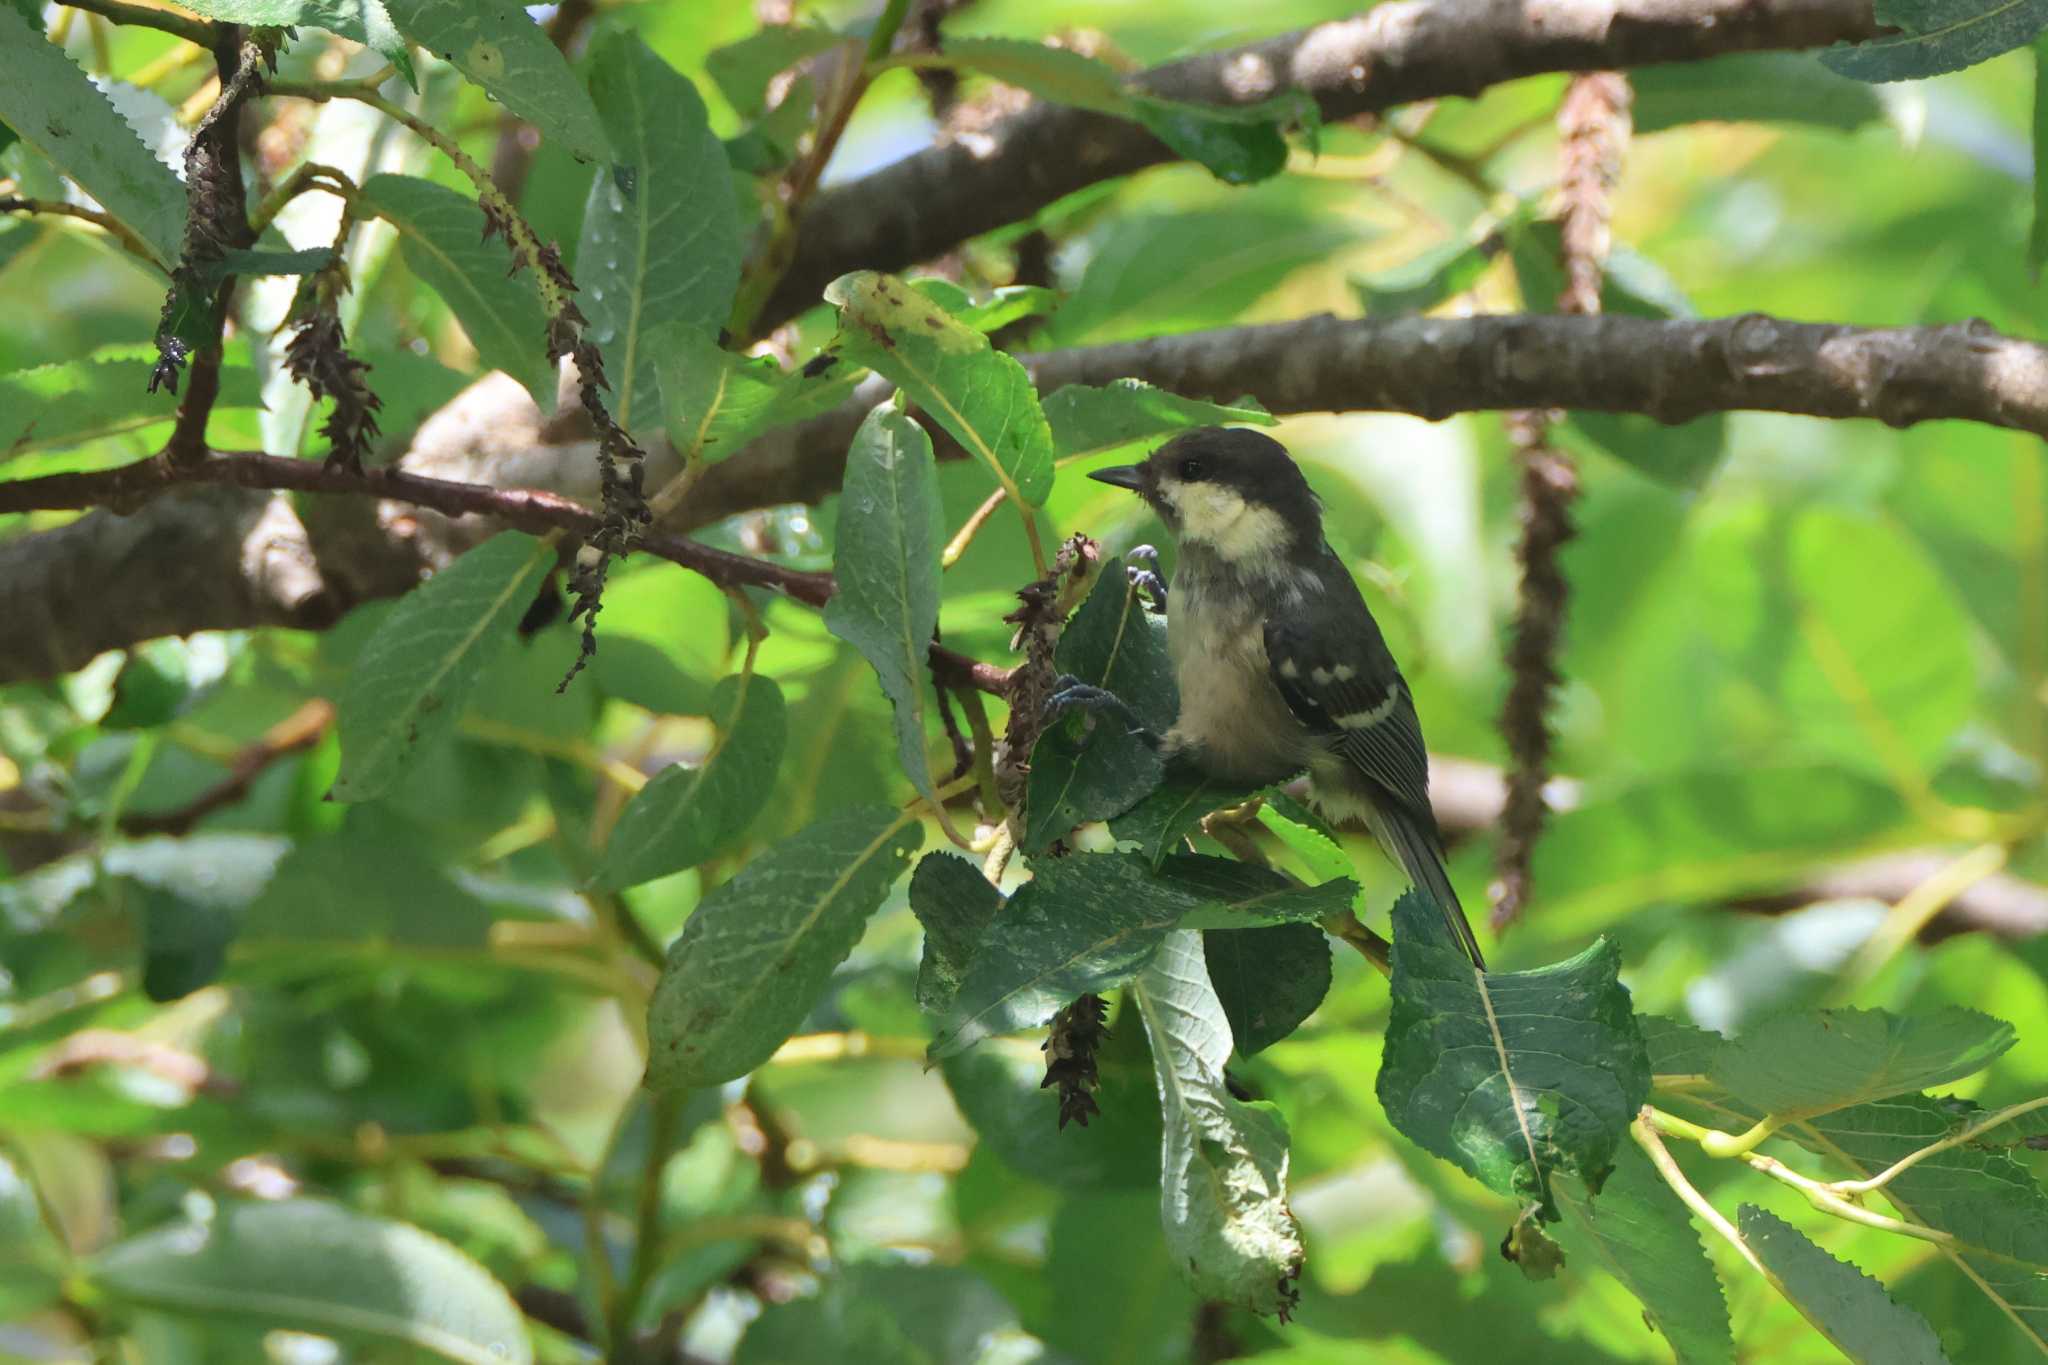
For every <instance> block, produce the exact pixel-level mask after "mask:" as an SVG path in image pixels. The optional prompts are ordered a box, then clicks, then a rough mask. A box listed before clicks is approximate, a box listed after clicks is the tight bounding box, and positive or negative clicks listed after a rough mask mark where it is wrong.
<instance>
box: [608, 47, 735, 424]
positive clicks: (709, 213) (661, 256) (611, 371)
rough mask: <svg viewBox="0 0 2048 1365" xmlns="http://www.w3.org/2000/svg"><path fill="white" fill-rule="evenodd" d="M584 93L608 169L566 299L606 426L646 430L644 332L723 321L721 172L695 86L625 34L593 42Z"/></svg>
mask: <svg viewBox="0 0 2048 1365" xmlns="http://www.w3.org/2000/svg"><path fill="white" fill-rule="evenodd" d="M590 94H591V98H592V99H593V100H594V101H596V104H597V112H598V114H599V116H600V117H601V118H602V119H603V120H604V128H605V132H606V134H607V135H608V136H609V138H610V139H611V145H612V151H613V154H614V156H615V158H616V159H615V160H614V161H613V162H612V164H611V165H609V166H606V167H602V168H600V169H599V171H598V174H597V177H596V179H595V180H593V181H592V182H591V186H590V199H589V201H588V203H587V204H586V205H585V206H584V210H583V238H582V243H581V245H580V246H578V248H577V250H576V276H577V283H578V284H579V285H581V286H582V290H583V292H582V293H581V294H580V295H579V296H578V298H579V299H580V301H581V307H582V309H583V312H584V314H585V315H586V316H588V317H589V319H590V329H589V337H590V339H591V340H592V341H595V342H596V343H597V344H598V345H599V346H600V347H602V348H603V351H604V357H605V373H606V376H607V377H608V378H609V379H610V380H611V386H612V401H613V407H612V412H613V415H614V416H616V417H617V418H618V419H619V421H620V423H621V424H623V425H624V426H625V427H626V428H627V429H628V430H630V431H636V432H637V431H640V430H643V429H646V430H652V429H653V428H654V427H655V426H656V424H657V423H658V422H659V420H660V414H661V402H660V397H659V394H660V389H659V380H658V378H657V376H656V373H655V356H654V347H653V345H652V344H651V337H650V333H651V332H652V330H653V329H654V327H655V326H656V325H657V324H662V325H670V324H672V325H677V326H682V327H693V328H696V329H698V330H700V331H702V332H705V333H710V332H714V331H716V329H717V328H718V326H719V325H720V324H721V323H723V322H724V321H725V318H726V315H727V314H728V313H729V312H730V311H731V310H732V294H733V289H734V287H735V286H736V285H737V284H738V283H739V278H740V255H741V230H740V221H739V212H738V209H737V207H736V205H735V203H734V200H733V197H732V194H731V183H732V170H731V167H730V166H728V164H727V163H726V159H725V148H724V147H723V146H722V145H721V144H720V143H719V141H718V139H717V138H716V137H715V136H713V135H712V132H711V124H710V120H709V117H708V115H706V113H705V112H704V101H703V100H701V99H700V98H698V96H697V87H696V86H694V85H692V84H691V83H690V82H689V80H688V79H687V78H686V77H684V76H682V75H680V74H678V73H677V72H676V70H675V68H673V67H671V66H670V65H669V64H668V63H667V62H665V61H663V60H662V59H661V58H659V57H657V56H655V55H654V53H653V52H651V51H649V50H648V47H647V45H646V44H645V43H644V42H642V41H641V40H640V39H639V38H638V37H637V36H635V35H634V34H631V33H627V32H619V33H615V34H612V35H610V36H608V37H607V38H605V39H604V40H602V41H600V42H599V43H598V45H597V48H596V50H595V52H594V54H593V56H592V59H591V71H590Z"/></svg>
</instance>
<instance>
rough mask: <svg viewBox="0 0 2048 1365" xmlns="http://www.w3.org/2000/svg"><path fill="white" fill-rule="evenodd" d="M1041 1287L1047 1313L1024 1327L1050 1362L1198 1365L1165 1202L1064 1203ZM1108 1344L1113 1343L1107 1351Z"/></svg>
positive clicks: (1095, 1197) (1113, 1195) (1108, 1197)
mask: <svg viewBox="0 0 2048 1365" xmlns="http://www.w3.org/2000/svg"><path fill="white" fill-rule="evenodd" d="M1147 1080H1148V1082H1149V1080H1150V1078H1149V1077H1148V1078H1147ZM1153 1107H1154V1109H1157V1108H1158V1098H1157V1096H1156V1094H1155V1095H1154V1097H1153ZM1042 1278H1043V1283H1044V1287H1045V1301H1044V1303H1043V1306H1042V1307H1041V1308H1040V1309H1039V1310H1038V1311H1037V1312H1035V1313H1029V1314H1027V1315H1026V1319H1025V1320H1026V1321H1027V1322H1028V1323H1030V1325H1031V1326H1032V1328H1033V1330H1035V1331H1036V1332H1037V1333H1038V1334H1039V1335H1040V1336H1042V1337H1043V1338H1044V1339H1045V1340H1046V1341H1047V1342H1048V1343H1049V1344H1051V1345H1052V1346H1054V1347H1055V1348H1057V1349H1058V1351H1059V1352H1060V1354H1058V1355H1057V1356H1055V1357H1053V1361H1057V1362H1059V1365H1066V1363H1067V1362H1069V1361H1088V1362H1094V1361H1102V1362H1105V1365H1106V1362H1108V1361H1111V1360H1114V1361H1115V1362H1116V1365H1186V1363H1187V1362H1188V1361H1189V1360H1191V1359H1192V1356H1191V1354H1190V1352H1189V1350H1188V1345H1189V1342H1188V1336H1189V1331H1188V1325H1189V1324H1190V1323H1191V1322H1193V1321H1194V1319H1195V1317H1196V1315H1197V1313H1198V1312H1200V1311H1201V1304H1200V1301H1199V1300H1198V1299H1197V1298H1196V1297H1195V1295H1194V1293H1193V1292H1192V1291H1191V1290H1190V1289H1189V1288H1188V1284H1187V1279H1186V1276H1185V1275H1184V1274H1182V1273H1180V1270H1179V1268H1178V1267H1176V1266H1175V1265H1174V1262H1173V1256H1172V1254H1171V1253H1170V1252H1169V1251H1168V1250H1167V1247H1166V1242H1165V1238H1164V1236H1163V1229H1162V1228H1161V1227H1160V1226H1159V1199H1158V1196H1156V1195H1154V1194H1153V1193H1152V1192H1151V1191H1149V1190H1145V1191H1139V1190H1129V1191H1125V1190H1113V1191H1108V1192H1098V1191H1089V1192H1088V1193H1085V1194H1079V1195H1074V1196H1070V1197H1069V1198H1067V1199H1065V1200H1062V1201H1061V1203H1060V1206H1059V1208H1058V1210H1057V1211H1056V1212H1055V1213H1054V1215H1053V1218H1052V1227H1051V1231H1050V1233H1049V1234H1048V1236H1047V1239H1046V1251H1045V1269H1044V1272H1043V1276H1042ZM1105 1343H1113V1345H1112V1347H1111V1349H1110V1350H1107V1351H1106V1350H1105V1349H1104V1346H1105ZM1261 1354H1264V1353H1263V1352H1261ZM1053 1361H1047V1362H1046V1365H1053Z"/></svg>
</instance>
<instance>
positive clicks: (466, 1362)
mask: <svg viewBox="0 0 2048 1365" xmlns="http://www.w3.org/2000/svg"><path fill="white" fill-rule="evenodd" d="M87 1278H88V1280H89V1282H90V1283H91V1285H92V1287H93V1289H94V1290H95V1291H96V1292H98V1293H102V1294H105V1295H106V1296H107V1297H108V1298H109V1299H111V1300H113V1301H114V1302H117V1303H120V1304H122V1305H124V1306H127V1307H129V1308H131V1309H147V1310H150V1311H154V1312H161V1313H173V1314H177V1315H179V1316H197V1317H227V1318H234V1319H240V1320H245V1321H246V1320H257V1321H262V1322H268V1323H273V1324H275V1325H277V1326H279V1327H285V1328H291V1329H294V1330H297V1331H301V1332H317V1333H322V1334H328V1335H334V1336H340V1337H347V1338H350V1339H364V1340H381V1341H384V1342H393V1343H399V1344H402V1345H405V1346H409V1347H412V1348H414V1349H416V1350H422V1351H427V1352H430V1353H431V1354H433V1355H436V1356H439V1357H441V1358H442V1359H444V1360H453V1361H459V1362H462V1365H524V1362H528V1361H531V1360H532V1359H533V1348H532V1346H531V1345H530V1344H529V1342H528V1340H527V1336H526V1326H525V1322H524V1320H523V1319H522V1318H521V1316H520V1313H519V1310H518V1308H516V1307H515V1306H514V1305H513V1303H512V1297H511V1295H509V1294H507V1293H506V1292H505V1289H504V1287H503V1286H502V1285H500V1284H499V1283H498V1282H497V1281H496V1280H493V1279H492V1278H491V1277H490V1275H489V1274H488V1273H487V1272H486V1271H485V1270H484V1269H483V1267H481V1266H479V1265H477V1264H476V1263H475V1262H474V1261H472V1260H470V1259H469V1258H468V1257H466V1256H464V1255H463V1254H462V1253H461V1252H459V1251H457V1250H456V1249H455V1248H454V1247H452V1246H450V1245H448V1244H447V1243H446V1242H444V1241H442V1240H441V1239H439V1238H438V1237H432V1236H429V1235H428V1234H426V1233H424V1232H421V1231H420V1230H419V1229H418V1228H415V1227H410V1226H408V1225H406V1224H404V1223H397V1222H391V1221H389V1220H386V1219H382V1218H370V1217H367V1216H365V1215H363V1214H359V1213H354V1212H351V1211H350V1210H348V1209H344V1208H342V1207H340V1206H338V1205H335V1204H329V1203H325V1202H323V1201H320V1200H314V1199H290V1200H281V1201H277V1202H260V1201H239V1200H237V1201H230V1202H223V1203H222V1204H221V1205H220V1206H219V1207H218V1208H217V1209H216V1210H215V1211H214V1213H213V1216H212V1217H211V1218H210V1219H207V1220H205V1221H203V1222H187V1221H183V1220H180V1221H177V1222H173V1223H170V1224H168V1225H166V1226H163V1227H159V1228H156V1229H153V1230H152V1231H149V1232H144V1233H142V1234H140V1235H138V1236H136V1237H132V1238H130V1239H128V1240H127V1241H125V1242H121V1243H119V1244H118V1245H116V1246H113V1247H110V1248H108V1249H107V1250H106V1251H105V1252H103V1253H101V1254H100V1256H99V1257H98V1258H96V1259H95V1260H94V1261H93V1263H92V1265H91V1266H90V1268H89V1269H88V1271H87Z"/></svg>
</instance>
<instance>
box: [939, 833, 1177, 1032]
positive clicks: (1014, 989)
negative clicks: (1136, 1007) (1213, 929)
mask: <svg viewBox="0 0 2048 1365" xmlns="http://www.w3.org/2000/svg"><path fill="white" fill-rule="evenodd" d="M1031 872H1032V877H1031V880H1030V881H1029V882H1027V883H1025V884H1024V885H1023V886H1022V887H1020V888H1018V890H1017V893H1016V894H1015V895H1013V896H1012V897H1010V903H1009V905H1008V906H1006V907H1005V908H1004V909H1003V912H1002V928H1001V930H1000V932H998V933H996V934H993V935H991V936H990V937H989V938H988V939H986V940H985V941H984V942H983V944H982V949H981V952H980V953H978V954H977V955H976V956H975V958H974V962H973V965H972V966H971V967H970V968H969V969H968V972H967V977H966V979H965V980H964V981H962V982H961V983H960V989H959V993H958V994H957V996H956V997H955V998H954V1001H953V1017H952V1019H951V1020H950V1021H949V1022H948V1024H947V1025H946V1027H944V1028H942V1029H940V1030H939V1033H938V1036H937V1037H936V1038H935V1039H934V1040H933V1041H932V1046H931V1056H932V1058H933V1059H934V1060H937V1059H940V1058H945V1057H950V1056H952V1055H953V1054H954V1053H957V1052H962V1051H965V1050H966V1049H967V1048H970V1047H972V1046H974V1044H976V1043H978V1042H980V1041H981V1040H982V1039H984V1038H987V1037H989V1036H990V1035H992V1034H997V1033H1010V1032H1014V1031H1016V1030H1017V1029H1023V1028H1033V1027H1036V1026H1037V1025H1039V1024H1042V1023H1044V1022H1045V1021H1046V1020H1047V1019H1050V1018H1051V1017H1052V1016H1053V1015H1054V1014H1055V1013H1057V1012H1058V1011H1060V1010H1061V1009H1064V1008H1065V1007H1066V1006H1067V1005H1069V1004H1071V1003H1072V1002H1073V1000H1074V998H1075V997H1076V996H1080V995H1086V994H1088V993H1089V992H1101V991H1105V990H1108V989H1109V988H1110V987H1112V986H1120V985H1122V984H1123V983H1124V982H1126V981H1129V980H1130V979H1131V978H1132V977H1133V976H1135V975H1137V973H1138V971H1139V970H1140V969H1141V968H1142V967H1144V965H1145V963H1146V962H1148V961H1150V960H1151V957H1152V954H1153V953H1154V952H1155V951H1156V950H1157V949H1158V947H1159V944H1160V943H1161V941H1162V940H1164V939H1165V937H1166V933H1167V931H1168V930H1169V929H1171V928H1173V926H1174V925H1176V924H1178V923H1179V922H1180V920H1181V918H1182V917H1183V916H1185V915H1186V914H1187V913H1188V912H1189V911H1190V910H1192V909H1193V908H1194V907H1195V906H1196V905H1198V904H1200V898H1199V897H1194V896H1190V895H1189V894H1188V893H1186V892H1185V891H1181V890H1178V889H1176V888H1174V887H1172V886H1170V885H1168V884H1166V883H1164V882H1162V881H1160V880H1159V879H1158V878H1156V877H1154V876H1152V874H1151V871H1150V869H1148V868H1147V867H1146V866H1145V864H1144V863H1143V862H1142V861H1141V860H1139V859H1137V858H1133V857H1131V856H1130V855H1128V854H1122V853H1098V854H1073V855H1071V856H1069V857H1065V858H1049V859H1044V860H1042V861H1039V862H1035V863H1033V864H1032V867H1031Z"/></svg>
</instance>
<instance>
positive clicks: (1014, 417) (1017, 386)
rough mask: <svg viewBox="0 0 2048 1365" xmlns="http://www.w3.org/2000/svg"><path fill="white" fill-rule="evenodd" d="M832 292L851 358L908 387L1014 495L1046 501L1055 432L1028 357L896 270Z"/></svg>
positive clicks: (850, 280) (853, 279) (854, 279)
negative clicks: (1019, 357)
mask: <svg viewBox="0 0 2048 1365" xmlns="http://www.w3.org/2000/svg"><path fill="white" fill-rule="evenodd" d="M825 298H826V300H827V301H829V302H831V303H833V304H836V305H837V306H838V308H839V341H838V343H837V344H838V347H839V349H840V351H841V353H842V354H844V355H845V356H846V358H847V359H849V360H851V361H853V362H855V363H856V364H860V365H865V366H867V367H868V368H869V369H871V370H873V371H875V372H876V373H877V374H880V375H882V376H884V377H886V378H887V379H889V380H891V381H892V382H894V383H895V384H896V385H897V386H898V387H900V388H901V389H902V390H903V391H904V392H905V393H907V394H909V395H910V401H911V402H913V403H915V404H917V406H918V407H919V408H921V409H923V410H924V411H925V412H926V413H928V414H929V415H930V416H931V417H932V418H933V419H934V420H936V421H937V422H938V424H939V425H940V426H942V427H944V428H945V429H946V430H947V431H948V432H949V433H951V435H952V437H953V439H954V440H956V441H958V442H959V443H960V444H961V445H962V446H963V447H965V448H966V450H967V451H968V452H969V453H970V454H972V455H974V456H975V457H976V458H977V459H979V460H980V461H981V462H982V463H983V464H985V465H987V466H988V467H989V469H990V471H991V472H993V473H994V474H995V476H996V482H997V483H999V484H1001V485H1002V487H1003V489H1004V490H1005V491H1006V492H1007V493H1009V495H1010V496H1011V497H1012V498H1013V499H1017V500H1019V501H1022V502H1024V503H1028V504H1029V505H1030V506H1032V507H1037V506H1039V505H1040V504H1041V503H1043V502H1044V501H1045V496H1046V494H1047V493H1049V492H1051V491H1052V432H1051V431H1050V430H1049V429H1048V428H1047V427H1046V424H1045V414H1044V413H1043V412H1041V411H1040V410H1039V406H1038V393H1037V391H1036V390H1035V389H1033V388H1032V387H1031V376H1030V375H1028V374H1026V373H1025V371H1024V367H1023V366H1022V365H1020V364H1018V363H1017V361H1016V360H1015V359H1014V358H1013V357H1011V356H1009V355H1007V354H1005V353H1003V352H1001V351H998V350H995V349H994V348H993V347H991V346H990V345H989V342H988V338H987V337H985V336H983V335H982V334H981V333H980V332H977V331H976V330H975V329H974V328H972V327H969V326H968V325H967V324H965V323H963V322H959V321H957V320H955V319H954V318H953V316H952V315H951V314H949V313H947V312H946V310H945V309H943V308H941V307H939V306H938V305H937V304H935V303H933V302H932V301H931V300H930V299H928V298H926V297H925V296H924V295H922V294H920V293H918V292H917V291H916V290H915V289H912V288H911V287H910V286H909V285H907V284H905V283H904V282H903V281H901V280H899V279H897V278H896V277H895V276H893V275H881V274H877V273H875V272H874V271H868V270H862V271H856V272H854V273H853V274H851V275H842V276H840V277H839V278H838V279H836V280H834V281H833V282H832V283H831V284H830V285H828V286H827V287H826V289H825Z"/></svg>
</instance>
